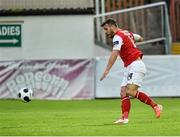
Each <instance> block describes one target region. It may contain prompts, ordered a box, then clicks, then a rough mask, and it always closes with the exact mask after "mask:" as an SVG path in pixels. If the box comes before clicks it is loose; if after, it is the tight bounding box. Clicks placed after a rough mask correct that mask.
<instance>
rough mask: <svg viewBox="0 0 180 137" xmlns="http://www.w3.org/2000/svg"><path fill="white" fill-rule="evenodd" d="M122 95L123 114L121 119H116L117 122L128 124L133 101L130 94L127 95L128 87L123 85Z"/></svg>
mask: <svg viewBox="0 0 180 137" xmlns="http://www.w3.org/2000/svg"><path fill="white" fill-rule="evenodd" d="M120 96H121V111H122V116H121V117H120V119H118V120H117V121H115V122H114V123H115V124H127V123H128V121H129V120H128V117H129V112H130V108H131V102H130V98H129V96H127V95H126V87H125V86H122V87H121V91H120Z"/></svg>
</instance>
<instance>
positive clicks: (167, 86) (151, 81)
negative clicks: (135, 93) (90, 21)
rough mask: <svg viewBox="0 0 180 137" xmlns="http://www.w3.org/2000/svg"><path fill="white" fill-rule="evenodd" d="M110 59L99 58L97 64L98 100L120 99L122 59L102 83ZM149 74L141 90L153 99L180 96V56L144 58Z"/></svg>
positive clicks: (122, 70) (117, 61)
mask: <svg viewBox="0 0 180 137" xmlns="http://www.w3.org/2000/svg"><path fill="white" fill-rule="evenodd" d="M107 62H108V57H106V58H98V59H97V63H96V98H117V97H120V86H121V82H122V78H123V72H124V67H123V64H122V61H121V60H120V59H118V60H116V63H115V64H114V65H113V67H112V69H111V70H110V72H109V74H108V76H107V77H106V78H105V79H104V80H103V81H100V80H99V78H100V77H101V75H102V73H103V71H104V69H105V67H106V65H107ZM143 62H144V63H145V65H146V68H147V73H146V76H145V77H144V80H143V84H142V87H141V88H140V89H139V90H140V91H143V92H145V93H147V94H148V95H150V96H153V97H179V96H180V84H179V81H180V56H171V55H166V56H144V57H143Z"/></svg>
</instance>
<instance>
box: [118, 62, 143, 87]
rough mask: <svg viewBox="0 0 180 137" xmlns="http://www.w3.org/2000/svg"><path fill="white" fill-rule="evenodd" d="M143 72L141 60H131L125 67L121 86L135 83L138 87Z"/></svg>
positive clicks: (140, 83)
mask: <svg viewBox="0 0 180 137" xmlns="http://www.w3.org/2000/svg"><path fill="white" fill-rule="evenodd" d="M145 74H146V66H145V64H144V63H143V62H142V60H136V61H134V62H132V63H131V64H130V65H129V66H127V67H126V68H125V71H124V76H123V80H122V84H121V87H122V86H126V85H127V84H135V85H137V86H139V87H140V86H141V85H142V81H143V78H144V76H145Z"/></svg>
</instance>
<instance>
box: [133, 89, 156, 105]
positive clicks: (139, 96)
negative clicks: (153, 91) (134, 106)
mask: <svg viewBox="0 0 180 137" xmlns="http://www.w3.org/2000/svg"><path fill="white" fill-rule="evenodd" d="M135 98H137V99H139V100H140V101H141V102H143V103H145V104H147V105H150V106H151V107H152V108H154V107H155V106H157V104H156V103H155V102H154V101H153V100H152V99H151V98H150V97H149V96H148V95H146V94H145V93H143V92H139V91H137V93H136V96H135Z"/></svg>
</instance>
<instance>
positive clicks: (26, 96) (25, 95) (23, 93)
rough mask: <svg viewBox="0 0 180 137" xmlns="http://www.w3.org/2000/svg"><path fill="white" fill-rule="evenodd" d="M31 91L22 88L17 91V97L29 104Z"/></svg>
mask: <svg viewBox="0 0 180 137" xmlns="http://www.w3.org/2000/svg"><path fill="white" fill-rule="evenodd" d="M32 95H33V91H32V90H31V89H30V88H22V89H20V90H19V93H18V97H19V98H20V99H22V100H23V101H24V102H29V101H31V99H32Z"/></svg>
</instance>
